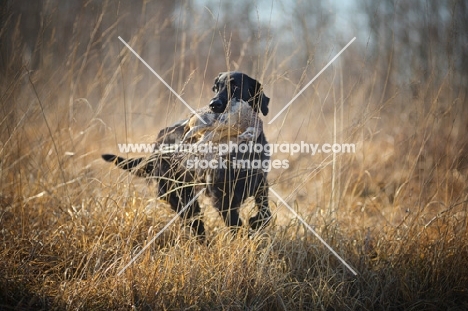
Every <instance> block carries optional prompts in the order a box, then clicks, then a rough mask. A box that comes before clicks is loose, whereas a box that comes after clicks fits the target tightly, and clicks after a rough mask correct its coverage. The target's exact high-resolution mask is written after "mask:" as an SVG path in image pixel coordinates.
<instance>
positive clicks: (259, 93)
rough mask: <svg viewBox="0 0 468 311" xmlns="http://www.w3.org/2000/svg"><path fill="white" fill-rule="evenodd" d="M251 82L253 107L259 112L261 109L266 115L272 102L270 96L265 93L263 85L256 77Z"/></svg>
mask: <svg viewBox="0 0 468 311" xmlns="http://www.w3.org/2000/svg"><path fill="white" fill-rule="evenodd" d="M251 79H252V78H251ZM251 82H252V83H249V85H250V88H249V94H250V96H252V97H253V108H254V110H255V111H257V112H258V111H259V110H260V111H261V112H262V114H263V115H264V116H266V115H267V114H268V111H269V110H268V104H269V103H270V98H269V97H267V96H266V95H265V93H263V87H262V85H261V84H260V82H258V81H257V80H254V79H252V81H251Z"/></svg>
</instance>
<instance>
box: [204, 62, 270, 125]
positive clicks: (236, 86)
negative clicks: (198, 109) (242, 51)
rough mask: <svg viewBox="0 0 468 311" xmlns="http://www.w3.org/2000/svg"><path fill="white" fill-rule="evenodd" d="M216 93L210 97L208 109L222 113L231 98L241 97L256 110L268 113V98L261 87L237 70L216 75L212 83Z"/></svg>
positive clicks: (264, 113) (258, 83)
mask: <svg viewBox="0 0 468 311" xmlns="http://www.w3.org/2000/svg"><path fill="white" fill-rule="evenodd" d="M213 92H215V93H216V95H215V96H214V97H213V98H212V99H211V102H210V109H211V110H212V111H213V112H215V113H223V112H224V110H225V109H226V106H227V104H228V103H229V101H230V100H231V99H234V98H235V99H239V100H240V99H242V100H244V101H246V102H248V103H249V105H250V106H252V108H253V109H254V110H255V111H256V112H260V111H261V112H262V113H263V115H264V116H266V115H267V114H268V103H269V102H270V98H268V97H267V96H266V95H265V94H264V93H263V87H262V85H261V84H260V82H258V81H257V80H255V79H252V78H251V77H249V76H248V75H246V74H244V73H241V72H237V71H230V72H222V73H220V74H219V75H218V77H216V79H215V81H214V85H213Z"/></svg>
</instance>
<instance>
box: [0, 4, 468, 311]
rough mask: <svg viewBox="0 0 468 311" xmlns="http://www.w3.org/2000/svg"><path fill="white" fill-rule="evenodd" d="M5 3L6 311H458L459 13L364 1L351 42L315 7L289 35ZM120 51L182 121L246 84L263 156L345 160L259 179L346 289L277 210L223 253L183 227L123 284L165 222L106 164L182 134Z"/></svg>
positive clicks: (463, 70)
mask: <svg viewBox="0 0 468 311" xmlns="http://www.w3.org/2000/svg"><path fill="white" fill-rule="evenodd" d="M7 3H8V5H5V6H4V7H3V8H2V10H3V11H2V15H1V18H0V24H1V28H0V42H1V43H2V44H1V46H0V50H1V59H0V69H1V72H0V98H1V106H0V109H1V110H0V111H1V113H0V116H1V117H0V224H1V225H0V309H19V310H23V309H73V310H74V309H81V310H98V309H108V310H118V309H121V310H128V309H144V310H182V309H189V308H191V309H196V310H303V309H312V310H315V309H326V310H333V309H336V310H348V309H351V310H353V309H357V310H371V309H379V310H380V309H382V310H402V309H407V310H440V309H451V310H457V309H459V310H466V309H467V308H468V287H467V285H466V284H468V243H467V242H468V234H467V225H468V215H467V213H468V210H467V208H468V204H467V201H468V191H467V189H468V174H467V173H468V136H467V133H468V122H467V120H468V109H467V107H468V105H467V96H466V95H467V89H468V88H467V87H468V81H467V79H468V76H467V73H468V68H467V59H468V57H467V55H466V53H467V49H466V44H467V42H466V40H467V38H468V36H467V35H466V30H467V29H468V21H467V16H468V14H467V7H466V3H465V2H463V1H451V2H449V4H442V3H439V2H438V1H436V0H433V1H415V2H410V3H411V4H410V3H406V2H401V3H400V2H394V1H379V2H374V1H362V2H361V3H360V4H359V5H358V7H359V12H360V13H362V16H365V17H366V18H367V19H366V20H365V21H366V23H365V24H362V23H361V26H359V27H358V26H355V28H353V27H351V28H348V29H346V32H345V31H343V33H346V35H347V34H348V32H349V33H351V37H349V38H347V37H344V35H343V36H340V35H337V34H340V33H341V30H340V29H336V28H334V24H333V21H334V20H333V14H332V13H330V12H331V11H329V10H328V9H326V8H325V4H322V5H318V4H317V5H316V6H314V9H315V10H313V11H311V8H309V7H308V6H307V4H305V3H303V2H298V4H297V5H296V6H295V7H294V8H292V9H291V11H290V13H291V19H285V20H284V22H283V24H281V23H280V22H279V21H278V20H277V18H276V16H273V17H272V18H271V20H270V19H269V14H266V16H267V17H266V18H265V17H264V16H265V15H262V16H261V17H259V16H260V13H259V11H260V10H262V11H261V14H264V12H265V11H268V12H269V11H270V10H271V6H270V5H266V7H257V6H255V5H254V4H252V3H251V2H249V1H239V2H236V3H237V4H235V5H234V4H229V5H228V4H222V5H219V6H218V5H212V6H210V5H208V6H207V7H206V8H203V7H202V6H198V5H197V3H198V2H192V1H186V2H185V1H156V2H154V3H152V2H146V1H141V2H139V1H132V2H130V1H128V2H113V1H111V2H107V1H104V3H101V1H86V2H85V1H83V2H82V1H75V2H70V1H34V3H35V4H34V5H30V3H29V2H28V4H26V3H25V1H7ZM130 3H131V4H130ZM275 3H276V2H275ZM377 3H378V4H377ZM282 5H283V4H281V2H279V9H280V10H285V12H289V11H287V9H289V8H288V7H287V6H286V5H284V6H282ZM275 9H276V7H275ZM332 11H333V10H332ZM233 12H237V13H236V14H234V13H233ZM356 16H358V14H356ZM356 18H357V17H356ZM356 21H358V20H356ZM361 22H362V20H361ZM275 23H276V24H275ZM278 24H280V25H278ZM278 26H280V27H278ZM361 27H363V28H361ZM353 31H354V32H355V33H354V34H353ZM119 36H121V37H122V38H123V39H124V40H125V41H126V42H128V43H129V44H130V45H131V46H132V47H133V48H134V50H135V51H137V52H138V53H140V55H141V56H142V57H143V58H144V59H145V60H146V61H147V62H148V64H150V65H151V66H152V67H153V68H154V69H155V70H156V71H157V72H158V73H160V74H161V76H162V77H163V78H164V79H165V80H166V81H167V82H168V83H169V84H170V85H171V86H172V87H173V88H174V89H175V90H176V91H178V92H180V93H181V94H182V97H183V98H184V99H185V100H186V101H188V102H189V103H190V104H191V105H192V107H194V108H197V107H201V106H204V105H206V104H207V101H208V100H209V98H210V96H211V93H210V87H211V83H212V79H213V78H214V77H215V76H216V75H217V74H218V72H220V71H226V70H241V71H244V72H246V73H247V74H249V75H251V76H253V77H255V78H257V79H259V80H260V81H262V84H263V85H264V87H265V93H266V94H267V95H268V96H269V97H270V98H271V99H272V100H271V102H270V114H269V116H268V117H267V118H264V131H265V133H266V135H267V137H268V138H269V141H270V142H271V143H280V142H289V143H293V142H300V141H305V142H308V143H333V142H335V141H336V142H338V143H355V144H356V153H354V154H335V155H333V154H324V153H322V154H317V155H315V156H311V155H306V154H299V155H298V154H296V155H286V154H274V155H273V159H275V158H280V159H286V160H288V161H289V168H288V169H281V170H272V171H271V173H270V174H269V179H270V183H271V187H272V189H274V190H275V191H276V192H278V193H279V194H281V195H282V196H283V198H285V200H286V201H287V202H288V204H290V205H291V206H292V207H294V208H295V209H296V210H297V211H298V213H299V214H300V215H302V217H304V219H305V220H306V221H307V222H308V223H309V224H310V225H311V226H312V227H314V228H315V229H316V230H317V231H318V232H319V233H320V235H321V236H322V237H323V239H324V240H326V241H327V242H328V243H329V244H330V245H331V246H332V247H333V248H334V249H335V250H336V251H337V253H338V254H340V256H342V257H343V258H344V259H345V260H346V261H347V262H348V263H349V264H350V265H351V266H352V267H353V268H354V269H355V270H356V271H357V272H358V275H357V276H353V275H352V274H351V273H350V272H349V271H348V270H347V269H346V268H345V267H344V266H343V265H342V264H341V263H340V262H339V261H338V260H337V259H336V258H335V257H334V256H333V255H332V254H331V253H330V252H329V251H328V250H327V249H326V248H325V247H324V246H323V245H322V244H321V243H320V242H319V241H318V240H317V239H316V238H314V236H313V235H311V234H310V233H309V232H308V231H307V229H306V228H305V227H304V226H303V224H301V223H300V222H298V221H297V220H296V219H294V218H293V217H292V215H291V214H290V213H289V212H288V211H287V209H286V208H285V207H284V206H282V204H281V202H280V201H279V200H277V198H276V197H275V196H271V206H272V210H273V213H274V215H275V219H274V221H273V223H272V224H271V225H270V226H269V227H268V228H266V229H265V230H264V231H263V232H262V233H261V234H259V235H257V236H254V237H253V238H248V237H247V234H245V236H239V237H237V238H232V236H231V235H230V233H229V231H228V230H226V229H225V228H224V226H223V225H222V224H221V221H220V220H219V217H218V216H217V214H216V212H215V211H214V210H213V209H212V208H211V207H209V206H207V207H206V210H205V216H206V217H207V218H208V219H210V220H211V221H210V222H209V224H208V225H209V228H208V231H209V236H208V245H203V244H200V243H199V242H198V241H197V239H196V238H194V237H193V235H192V234H191V233H190V232H188V231H187V230H186V228H184V227H183V226H181V223H180V222H176V223H175V224H173V225H172V226H171V227H170V228H169V229H168V230H167V231H165V232H164V234H163V235H162V236H161V237H159V238H158V239H156V241H155V242H154V243H153V244H152V245H151V246H150V247H149V249H148V250H147V251H146V252H144V253H143V254H142V255H141V257H139V258H138V259H137V260H136V261H135V263H134V264H133V265H132V266H130V267H129V268H128V269H127V270H126V271H125V272H124V273H123V274H122V275H120V276H118V275H117V274H118V272H119V271H120V270H121V269H122V268H123V267H124V266H125V265H126V264H127V263H128V262H129V261H130V260H131V258H132V257H133V256H134V255H135V254H137V253H138V252H139V251H140V250H141V249H142V248H143V247H144V246H145V245H146V244H147V243H148V242H149V241H150V240H151V239H152V238H153V237H154V236H155V235H156V234H157V233H158V232H159V231H160V229H161V228H163V227H164V225H165V224H166V223H167V222H168V221H169V220H170V219H171V218H172V217H173V216H174V214H173V212H172V211H171V210H170V209H169V208H168V207H167V206H166V204H165V203H164V202H162V201H160V200H158V199H157V198H155V196H154V194H155V189H154V186H153V185H147V184H146V183H145V181H143V180H140V179H137V178H133V177H132V176H130V175H129V174H127V173H125V172H121V171H119V170H118V169H115V168H114V167H112V166H110V165H108V164H107V163H105V162H104V161H102V160H101V159H100V154H101V153H105V152H113V153H117V152H118V148H117V144H118V143H126V142H136V143H139V142H151V141H152V140H153V139H154V136H155V135H156V134H157V132H158V131H159V129H161V128H163V127H164V126H167V125H170V124H171V123H173V122H175V121H177V120H180V119H181V118H182V117H185V116H186V115H188V111H187V110H186V109H185V107H184V106H183V105H182V104H181V103H180V102H178V100H177V98H175V97H174V96H173V95H171V93H170V92H169V91H168V90H167V89H166V88H165V86H164V85H162V84H161V83H160V82H159V80H157V79H156V77H154V76H153V75H152V73H151V72H149V70H148V69H147V68H146V67H145V66H144V65H143V64H142V63H141V62H140V61H139V60H138V59H137V58H136V57H135V56H134V55H133V54H132V53H130V51H129V50H128V49H127V48H125V46H123V45H122V43H121V42H120V41H119V40H118V37H119ZM353 36H356V37H357V38H358V39H357V40H356V42H355V43H353V44H352V45H351V46H350V47H349V49H348V50H346V51H345V53H343V54H342V56H341V57H340V58H339V59H338V60H337V61H336V62H335V63H334V64H333V65H332V66H330V67H329V68H328V69H327V70H326V71H325V72H324V73H323V74H322V75H321V76H320V77H319V78H318V79H317V80H316V82H314V84H313V85H312V86H311V87H310V88H308V89H307V90H306V91H305V92H304V93H303V94H302V95H301V96H300V97H299V98H298V99H297V100H296V102H294V104H293V105H291V108H290V109H288V111H287V112H285V113H284V114H283V115H282V116H281V117H280V118H278V119H277V120H276V121H275V122H274V123H272V124H271V125H268V124H267V123H268V121H269V120H271V118H273V116H274V115H275V114H276V113H277V112H279V111H280V110H281V108H282V107H283V105H285V104H286V103H287V102H288V101H289V99H290V98H292V97H293V96H294V95H295V94H296V93H297V92H298V91H299V90H300V89H301V88H302V87H303V86H304V85H305V84H306V83H307V82H308V81H309V80H310V79H312V78H313V77H314V76H315V74H316V73H317V72H318V71H320V69H321V68H323V66H324V65H325V64H326V63H327V62H328V61H329V60H330V59H331V57H333V56H334V55H335V54H336V52H337V51H339V50H340V49H341V48H342V47H343V46H344V45H345V44H346V43H347V42H348V41H349V40H350V39H351V38H352V37H353ZM342 37H343V38H342ZM148 133H151V134H150V135H148ZM249 207H251V204H250V205H249V204H246V208H245V211H244V214H247V213H249ZM244 216H245V215H244ZM241 235H242V234H241Z"/></svg>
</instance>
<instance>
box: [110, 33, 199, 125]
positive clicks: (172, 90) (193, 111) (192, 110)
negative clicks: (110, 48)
mask: <svg viewBox="0 0 468 311" xmlns="http://www.w3.org/2000/svg"><path fill="white" fill-rule="evenodd" d="M119 40H120V41H122V43H123V44H125V46H126V47H127V48H128V49H129V50H130V51H132V53H133V54H135V56H136V57H138V59H139V60H140V61H141V62H142V63H143V64H144V65H145V66H146V67H147V68H148V69H149V70H150V71H151V72H152V73H153V74H154V75H155V76H156V77H157V78H158V79H159V80H160V81H161V82H162V83H163V84H164V85H165V86H166V87H167V88H168V89H169V90H170V91H171V92H172V93H173V94H174V95H175V96H177V98H178V99H179V100H180V101H181V102H182V103H183V104H184V105H185V106H187V108H188V109H190V111H191V112H192V113H193V114H194V115H196V116H197V118H198V119H200V121H202V122H203V124H206V122H205V120H203V118H202V117H200V115H199V114H198V113H197V112H196V111H195V110H194V109H193V108H192V107H190V105H189V104H187V103H186V102H185V100H184V99H183V98H182V97H180V95H179V94H177V92H176V91H174V89H173V88H172V87H171V86H170V85H169V84H167V83H166V81H164V80H163V78H161V76H160V75H158V74H157V72H156V71H154V69H153V68H151V66H150V65H148V63H147V62H145V60H144V59H143V58H141V57H140V55H138V53H137V52H135V51H134V50H133V49H132V47H131V46H130V45H128V43H127V42H125V40H124V39H122V38H121V37H120V36H119Z"/></svg>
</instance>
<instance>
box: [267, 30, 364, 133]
mask: <svg viewBox="0 0 468 311" xmlns="http://www.w3.org/2000/svg"><path fill="white" fill-rule="evenodd" d="M354 40H356V37H354V38H353V39H352V40H351V41H349V43H348V44H346V46H345V47H344V48H342V49H341V51H339V52H338V54H336V56H335V57H333V58H332V60H331V61H329V62H328V64H326V65H325V67H323V69H322V70H320V72H319V73H318V74H316V75H315V77H313V79H312V80H310V82H309V83H307V85H306V86H304V87H303V88H302V90H300V91H299V93H297V94H296V96H294V97H293V99H291V100H290V101H289V103H287V104H286V106H284V107H283V109H281V111H280V112H278V113H277V114H276V116H274V118H273V119H271V121H270V122H268V124H271V123H273V121H275V120H276V118H278V117H279V115H280V114H282V113H283V111H285V110H286V108H288V107H289V106H290V105H291V104H292V103H293V101H295V100H296V98H298V97H299V95H301V94H302V92H304V91H305V89H306V88H308V87H309V86H310V85H311V84H312V82H314V81H315V79H317V78H318V76H320V75H321V74H322V72H324V71H325V69H327V68H328V66H330V65H331V64H332V63H333V62H334V61H335V59H337V58H338V56H340V54H341V53H343V52H344V50H346V49H347V48H348V46H350V45H351V43H353V41H354Z"/></svg>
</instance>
